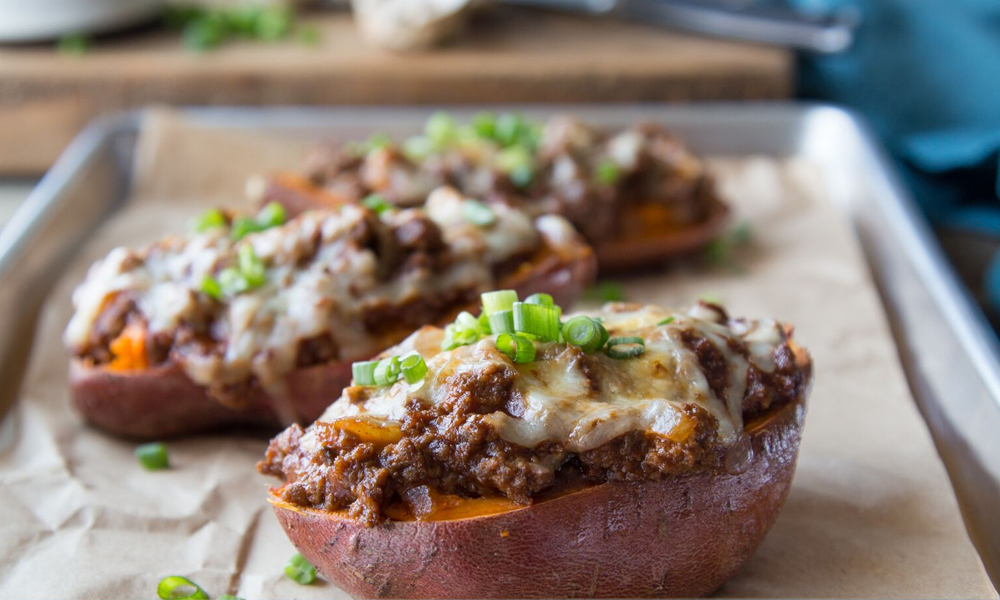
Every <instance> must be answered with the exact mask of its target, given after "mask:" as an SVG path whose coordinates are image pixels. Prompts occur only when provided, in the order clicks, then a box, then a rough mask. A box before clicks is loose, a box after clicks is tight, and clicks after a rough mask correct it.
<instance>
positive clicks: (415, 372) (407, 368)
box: [399, 352, 427, 385]
mask: <svg viewBox="0 0 1000 600" xmlns="http://www.w3.org/2000/svg"><path fill="white" fill-rule="evenodd" d="M399 368H400V370H401V371H402V372H403V379H405V380H406V383H409V384H410V385H413V384H414V383H417V382H418V381H420V380H422V379H423V378H424V375H426V374H427V363H426V362H424V357H423V356H420V355H419V354H417V353H416V352H413V353H411V354H407V355H406V356H404V357H403V360H402V361H400V363H399Z"/></svg>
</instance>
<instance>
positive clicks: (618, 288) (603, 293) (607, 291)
mask: <svg viewBox="0 0 1000 600" xmlns="http://www.w3.org/2000/svg"><path fill="white" fill-rule="evenodd" d="M583 297H584V298H586V299H587V300H597V301H600V302H622V301H624V300H625V289H624V288H623V287H622V285H621V284H620V283H616V282H614V281H601V282H598V283H596V284H594V285H593V286H592V287H591V288H590V289H589V290H587V291H586V292H584V293H583Z"/></svg>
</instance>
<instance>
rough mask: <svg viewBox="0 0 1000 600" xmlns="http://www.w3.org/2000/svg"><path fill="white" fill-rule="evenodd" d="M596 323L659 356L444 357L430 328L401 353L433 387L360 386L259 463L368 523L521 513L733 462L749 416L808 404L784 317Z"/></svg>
mask: <svg viewBox="0 0 1000 600" xmlns="http://www.w3.org/2000/svg"><path fill="white" fill-rule="evenodd" d="M592 316H599V317H601V318H602V319H603V323H604V324H605V326H606V327H607V329H608V331H609V332H610V334H611V336H638V337H642V338H643V340H644V341H645V351H644V352H643V353H642V354H641V355H639V356H636V357H632V358H627V359H614V358H611V357H609V356H608V355H607V354H605V353H603V352H595V353H586V352H584V351H583V350H581V349H580V348H579V347H576V346H573V345H569V344H565V343H540V342H536V347H537V351H536V356H535V359H534V361H532V362H530V363H524V364H515V363H513V362H512V361H511V360H510V359H509V358H508V357H507V355H505V354H503V353H502V352H500V351H499V350H498V349H497V346H496V343H495V341H494V339H493V338H489V337H488V338H485V339H482V340H480V341H478V342H476V343H474V344H471V345H468V346H462V347H459V348H457V349H454V350H451V351H448V352H441V351H440V350H439V348H440V341H441V339H442V333H441V331H440V330H438V329H435V328H429V327H428V328H424V329H422V330H420V331H418V332H417V333H415V334H414V335H413V336H411V337H410V338H409V339H408V340H407V341H406V342H404V343H403V344H401V345H400V346H399V347H398V348H396V349H393V350H391V351H388V352H387V355H389V354H401V353H406V352H410V351H414V350H415V351H418V352H420V354H421V355H422V356H424V358H425V360H426V362H427V365H428V372H427V374H426V375H425V376H424V379H423V381H422V382H420V383H418V384H413V385H409V384H406V383H405V382H402V381H401V382H397V383H395V384H393V385H392V386H386V387H360V386H354V387H350V388H348V389H346V390H345V391H344V394H343V396H342V397H341V398H340V399H339V400H337V401H336V402H335V403H334V404H333V405H331V406H330V408H329V409H327V411H326V412H325V413H324V415H323V416H322V417H321V418H320V419H319V420H318V421H317V422H316V423H314V424H313V425H311V426H310V427H308V428H307V429H303V428H301V427H299V426H297V425H295V426H292V427H291V428H289V429H287V430H286V431H285V432H284V433H282V434H281V435H279V436H278V437H276V438H275V439H274V440H272V442H271V444H270V446H269V448H268V451H267V454H266V456H265V458H264V460H263V461H262V462H261V463H260V464H259V465H258V468H259V470H260V471H261V472H262V473H266V474H271V475H275V476H277V477H279V478H282V479H284V480H285V482H286V483H285V484H284V485H283V486H281V487H280V488H277V489H276V490H274V493H275V495H276V496H277V497H278V498H279V499H280V500H282V501H284V502H288V503H291V504H294V505H298V506H303V507H312V508H319V509H322V510H327V511H340V510H346V511H348V514H349V515H350V516H351V517H353V518H355V519H359V520H361V521H363V522H365V523H367V524H375V523H378V522H381V521H384V520H387V519H390V520H391V519H400V518H404V519H406V518H418V519H421V518H429V519H433V518H435V517H434V511H435V506H445V505H448V503H449V502H451V503H454V502H455V500H456V499H458V500H461V499H466V500H467V499H497V500H501V501H507V502H509V503H510V505H511V506H512V507H516V506H518V505H527V504H530V503H532V502H533V501H538V500H539V499H542V498H544V497H546V495H547V494H552V493H553V492H554V491H555V490H559V489H566V488H570V487H572V486H574V485H581V484H582V485H592V484H599V483H604V482H609V481H627V482H637V481H647V480H660V479H663V478H669V477H674V476H679V475H683V474H689V473H694V472H699V471H703V470H711V469H717V468H720V465H721V464H722V460H723V457H724V456H725V453H726V450H727V449H728V448H729V447H730V446H732V445H734V444H736V443H738V442H739V441H740V440H741V438H742V436H743V435H744V433H743V432H744V425H745V422H746V421H748V420H750V419H752V418H755V417H758V416H761V415H763V414H765V413H766V412H767V411H768V410H772V409H775V408H776V407H779V406H784V405H787V404H789V403H797V402H802V401H803V399H804V397H805V394H806V391H807V390H806V388H807V387H808V385H809V381H810V366H809V361H808V358H805V354H804V351H802V350H801V349H797V348H796V347H795V346H794V344H793V343H792V342H791V341H790V337H789V336H790V331H789V330H788V329H787V328H786V327H785V326H783V325H781V324H780V323H776V322H774V321H747V320H743V319H730V318H729V317H728V316H727V315H726V314H725V312H724V311H723V310H722V309H721V308H719V307H717V306H714V305H707V304H700V305H699V306H697V307H695V308H694V309H693V310H692V311H690V312H689V313H686V314H682V313H672V312H670V311H666V310H663V309H659V308H656V307H651V306H645V307H643V306H636V305H623V304H617V305H609V306H607V307H605V309H604V310H603V311H601V312H600V313H599V314H596V315H592ZM671 317H672V319H671ZM661 323H663V324H661ZM428 498H430V500H428ZM435 502H437V504H435Z"/></svg>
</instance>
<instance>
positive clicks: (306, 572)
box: [206, 554, 316, 598]
mask: <svg viewBox="0 0 1000 600" xmlns="http://www.w3.org/2000/svg"><path fill="white" fill-rule="evenodd" d="M285 577H288V578H289V579H291V580H292V581H294V582H295V583H297V584H299V585H309V584H310V583H312V582H314V581H316V567H314V566H312V565H311V564H309V561H307V560H306V559H305V557H304V556H302V555H301V554H296V555H295V556H293V557H292V558H290V559H289V560H288V566H286V567H285ZM206 598H207V596H206Z"/></svg>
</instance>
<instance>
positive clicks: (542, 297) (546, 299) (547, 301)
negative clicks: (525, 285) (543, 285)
mask: <svg viewBox="0 0 1000 600" xmlns="http://www.w3.org/2000/svg"><path fill="white" fill-rule="evenodd" d="M524 302H525V304H541V305H542V306H555V305H556V302H555V300H553V299H552V296H550V295H549V294H541V293H539V294H532V295H530V296H528V297H527V298H525V300H524Z"/></svg>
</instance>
